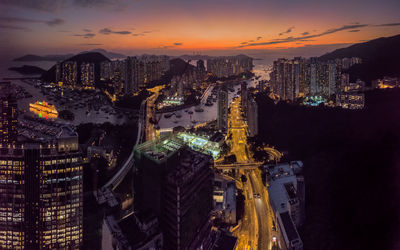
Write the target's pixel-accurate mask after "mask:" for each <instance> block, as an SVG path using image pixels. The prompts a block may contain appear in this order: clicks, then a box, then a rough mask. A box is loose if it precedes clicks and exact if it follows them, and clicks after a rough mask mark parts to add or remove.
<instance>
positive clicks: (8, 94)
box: [0, 82, 18, 147]
mask: <svg viewBox="0 0 400 250" xmlns="http://www.w3.org/2000/svg"><path fill="white" fill-rule="evenodd" d="M0 101H1V103H0V144H2V145H3V146H4V147H6V145H7V144H13V143H14V142H15V141H16V140H17V136H18V132H17V123H18V120H17V99H16V97H15V95H14V93H12V89H11V84H10V82H2V83H0Z"/></svg>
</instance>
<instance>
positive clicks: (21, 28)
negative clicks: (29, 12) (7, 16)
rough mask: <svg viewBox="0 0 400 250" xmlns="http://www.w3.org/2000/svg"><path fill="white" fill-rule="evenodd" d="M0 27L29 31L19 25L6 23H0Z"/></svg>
mask: <svg viewBox="0 0 400 250" xmlns="http://www.w3.org/2000/svg"><path fill="white" fill-rule="evenodd" d="M0 29H10V30H22V31H30V29H28V28H26V27H21V26H15V25H8V24H0Z"/></svg>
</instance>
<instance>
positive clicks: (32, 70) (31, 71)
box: [8, 65, 46, 75]
mask: <svg viewBox="0 0 400 250" xmlns="http://www.w3.org/2000/svg"><path fill="white" fill-rule="evenodd" d="M8 69H9V70H13V71H16V72H18V73H20V74H22V75H41V74H43V73H44V72H46V70H44V69H42V68H39V67H36V66H31V65H24V66H22V67H11V68H8Z"/></svg>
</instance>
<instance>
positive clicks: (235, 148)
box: [228, 98, 275, 250]
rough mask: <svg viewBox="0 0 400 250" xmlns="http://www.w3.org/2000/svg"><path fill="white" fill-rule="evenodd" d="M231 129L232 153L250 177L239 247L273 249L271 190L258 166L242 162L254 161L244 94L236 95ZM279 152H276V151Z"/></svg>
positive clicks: (245, 185) (245, 184)
mask: <svg viewBox="0 0 400 250" xmlns="http://www.w3.org/2000/svg"><path fill="white" fill-rule="evenodd" d="M228 123H229V131H228V135H229V136H231V141H230V144H229V145H230V147H231V153H232V154H234V155H235V156H236V160H237V162H238V166H237V169H239V173H240V175H241V174H244V175H245V176H246V177H247V181H246V182H245V183H244V185H243V194H244V196H245V205H244V215H243V219H242V221H241V223H239V227H238V228H237V230H235V231H234V234H235V235H236V236H237V237H238V239H239V243H238V249H260V250H261V249H262V250H264V249H271V248H272V237H273V236H274V235H272V234H271V229H272V213H271V209H270V206H269V203H268V193H267V190H266V188H265V187H264V185H263V183H262V179H261V174H260V171H259V170H258V169H257V168H256V166H258V164H257V163H254V165H255V168H253V169H251V168H248V167H247V168H246V167H245V166H244V167H243V168H241V167H240V166H241V165H240V164H243V163H246V166H247V165H252V161H251V160H250V159H251V158H250V157H249V155H248V152H249V151H248V144H247V136H246V129H247V126H246V124H245V122H244V119H243V116H242V112H241V109H240V98H237V99H234V100H233V102H232V103H231V105H230V113H229V122H228ZM274 153H275V152H274Z"/></svg>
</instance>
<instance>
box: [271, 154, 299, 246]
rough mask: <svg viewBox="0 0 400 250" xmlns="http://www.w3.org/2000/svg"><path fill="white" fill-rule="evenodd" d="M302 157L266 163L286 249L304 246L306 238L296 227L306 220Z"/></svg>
mask: <svg viewBox="0 0 400 250" xmlns="http://www.w3.org/2000/svg"><path fill="white" fill-rule="evenodd" d="M302 168H303V163H302V162H301V161H292V162H290V163H283V164H277V165H269V166H264V169H265V171H266V173H267V182H268V195H269V199H270V204H271V207H272V210H273V212H274V215H275V219H276V221H275V225H276V229H277V232H279V234H280V235H279V243H280V244H281V245H284V246H285V248H286V249H293V250H301V249H303V242H302V240H301V238H300V236H299V234H298V232H297V227H299V226H300V225H302V223H303V222H304V217H305V216H304V212H305V211H304V200H305V192H304V177H303V176H301V175H300V173H301V171H302Z"/></svg>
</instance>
